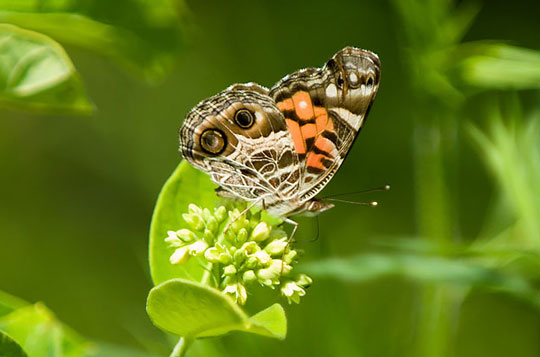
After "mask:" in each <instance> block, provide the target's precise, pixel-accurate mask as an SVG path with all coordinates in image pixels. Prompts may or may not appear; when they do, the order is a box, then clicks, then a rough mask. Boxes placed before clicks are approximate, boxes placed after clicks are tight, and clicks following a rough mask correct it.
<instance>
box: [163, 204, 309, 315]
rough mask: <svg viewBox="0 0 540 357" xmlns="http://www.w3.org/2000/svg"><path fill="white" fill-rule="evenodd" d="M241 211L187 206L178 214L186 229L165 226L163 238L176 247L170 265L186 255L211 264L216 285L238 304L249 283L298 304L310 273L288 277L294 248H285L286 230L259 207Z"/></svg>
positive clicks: (292, 262)
mask: <svg viewBox="0 0 540 357" xmlns="http://www.w3.org/2000/svg"><path fill="white" fill-rule="evenodd" d="M240 215H241V212H240V210H239V208H234V209H233V210H227V209H226V208H225V207H223V206H221V207H219V208H216V209H214V211H213V212H211V211H210V210H209V209H206V208H205V209H201V208H200V207H198V206H196V205H193V204H191V205H189V213H185V214H183V216H182V217H183V218H184V221H185V222H186V223H187V225H188V227H189V228H190V229H180V230H178V231H169V232H168V237H167V238H165V241H166V242H167V243H168V244H169V246H170V247H172V248H174V249H175V250H174V252H173V253H172V255H171V257H170V262H171V264H183V263H185V262H186V261H188V259H189V258H190V257H200V258H201V259H203V260H205V261H206V262H208V263H211V264H212V269H211V271H213V272H215V274H216V276H214V277H215V278H216V279H215V281H218V282H219V283H218V287H219V288H220V289H221V290H222V291H223V293H225V294H228V295H230V296H232V297H233V298H234V299H235V301H236V302H237V303H239V304H241V305H244V304H245V303H246V300H247V289H246V286H247V285H249V284H251V283H253V282H258V283H259V284H261V285H263V286H267V287H270V288H272V289H275V288H276V287H279V289H280V291H281V294H282V295H284V296H285V297H286V298H287V300H288V301H289V303H291V302H295V303H299V302H300V297H301V296H304V295H305V293H306V291H305V288H307V287H308V286H309V285H310V284H311V278H310V277H308V276H307V275H305V274H299V275H296V276H292V274H291V272H292V270H293V265H294V264H295V263H296V257H297V255H298V252H297V251H296V250H293V249H291V248H290V246H289V244H288V238H287V234H286V233H285V232H284V231H283V230H281V229H279V228H278V227H277V226H278V224H280V223H281V222H272V221H275V220H269V219H265V214H264V212H263V211H256V210H250V211H248V212H246V213H245V214H244V215H242V216H240ZM229 222H232V223H229ZM269 222H271V223H269ZM226 227H228V229H227V230H226ZM225 230H226V232H224V231H225Z"/></svg>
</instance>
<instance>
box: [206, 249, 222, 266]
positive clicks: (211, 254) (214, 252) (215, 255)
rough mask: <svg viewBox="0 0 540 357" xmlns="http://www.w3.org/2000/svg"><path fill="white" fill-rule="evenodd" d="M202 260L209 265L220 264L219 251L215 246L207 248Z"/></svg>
mask: <svg viewBox="0 0 540 357" xmlns="http://www.w3.org/2000/svg"><path fill="white" fill-rule="evenodd" d="M204 259H206V260H208V261H209V262H210V263H220V262H221V252H220V249H219V248H218V247H217V246H216V247H210V248H208V249H207V250H206V251H205V252H204Z"/></svg>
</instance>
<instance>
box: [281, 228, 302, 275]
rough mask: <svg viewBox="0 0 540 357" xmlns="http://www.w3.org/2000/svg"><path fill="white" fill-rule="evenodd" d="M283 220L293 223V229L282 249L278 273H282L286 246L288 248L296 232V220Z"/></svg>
mask: <svg viewBox="0 0 540 357" xmlns="http://www.w3.org/2000/svg"><path fill="white" fill-rule="evenodd" d="M283 222H285V223H289V224H292V225H293V230H292V232H291V235H290V236H289V239H288V240H287V245H286V246H285V249H284V250H283V254H282V255H281V272H280V275H283V268H284V267H285V253H286V252H287V248H289V245H290V244H291V242H292V239H293V237H294V234H295V233H296V230H297V229H298V222H295V221H293V220H292V219H290V218H285V219H284V220H283Z"/></svg>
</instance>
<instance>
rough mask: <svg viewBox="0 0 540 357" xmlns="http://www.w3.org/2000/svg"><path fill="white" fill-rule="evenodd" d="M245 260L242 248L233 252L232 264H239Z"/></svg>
mask: <svg viewBox="0 0 540 357" xmlns="http://www.w3.org/2000/svg"><path fill="white" fill-rule="evenodd" d="M245 260H246V253H245V252H244V251H243V250H242V249H238V250H237V251H236V252H234V256H233V261H234V264H236V265H240V264H242V263H243V262H244V261H245Z"/></svg>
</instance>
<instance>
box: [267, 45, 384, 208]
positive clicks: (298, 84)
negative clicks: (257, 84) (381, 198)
mask: <svg viewBox="0 0 540 357" xmlns="http://www.w3.org/2000/svg"><path fill="white" fill-rule="evenodd" d="M379 81H380V62H379V59H378V57H377V55H375V54H373V53H372V52H369V51H365V50H360V49H357V48H352V47H347V48H345V49H343V50H341V51H339V52H338V53H337V54H336V55H335V56H334V57H332V59H330V61H328V62H327V63H326V64H325V66H324V67H323V68H320V69H319V68H308V69H304V70H300V71H298V72H295V73H293V74H291V75H289V76H287V77H285V78H283V79H282V80H281V81H280V82H279V83H278V84H276V85H275V86H274V87H272V89H270V93H269V94H270V96H271V97H272V98H273V99H274V100H275V102H276V105H277V107H278V108H279V110H280V111H281V112H282V113H283V116H284V117H285V121H286V123H287V127H288V129H289V131H290V133H291V136H292V139H293V142H294V147H295V150H296V152H297V154H298V158H299V162H300V188H299V193H298V196H299V197H298V198H299V201H306V200H308V199H310V198H312V197H314V196H315V195H316V194H317V193H318V192H319V191H321V190H322V189H323V188H324V186H325V185H326V184H327V183H328V181H329V180H330V179H331V178H332V176H333V175H334V174H335V173H336V172H337V170H338V169H339V167H340V166H341V163H342V162H343V160H344V159H345V157H346V155H347V153H348V152H349V150H350V148H351V146H352V144H353V142H354V140H355V139H356V136H357V135H358V132H359V131H360V129H361V128H362V125H363V124H364V122H365V118H366V116H367V114H368V112H369V109H370V107H371V104H372V103H373V100H374V99H375V95H376V94H377V90H378V88H379Z"/></svg>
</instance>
